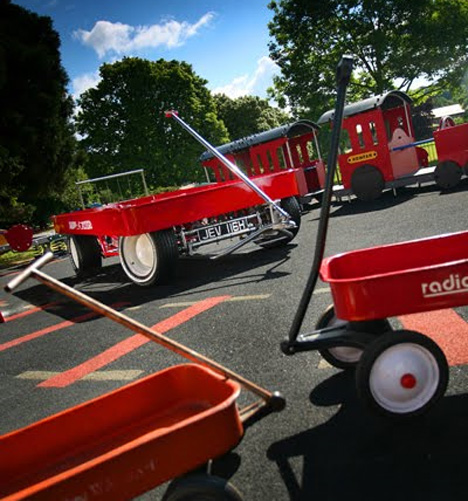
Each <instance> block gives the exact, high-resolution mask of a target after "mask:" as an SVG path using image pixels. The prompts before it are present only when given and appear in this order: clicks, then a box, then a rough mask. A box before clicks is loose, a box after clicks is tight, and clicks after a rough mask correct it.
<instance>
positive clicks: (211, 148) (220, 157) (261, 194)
mask: <svg viewBox="0 0 468 501" xmlns="http://www.w3.org/2000/svg"><path fill="white" fill-rule="evenodd" d="M166 116H167V117H173V118H175V120H176V121H177V122H179V124H180V125H181V126H182V127H183V128H184V129H185V130H186V131H187V132H188V133H189V134H191V135H192V136H193V137H194V138H195V139H196V140H197V141H198V142H199V143H200V144H202V145H203V146H204V147H205V148H206V149H207V150H208V151H210V152H211V153H212V154H213V155H214V156H215V157H216V158H217V159H218V160H219V161H220V162H222V163H223V164H224V165H225V166H226V167H227V168H228V169H229V170H230V171H231V172H232V173H233V174H235V175H236V176H237V177H239V178H240V179H242V181H244V183H245V184H246V185H247V186H249V187H250V188H251V189H252V190H253V191H254V192H255V193H256V194H257V195H258V196H259V197H261V198H262V199H263V200H265V202H266V203H267V204H269V205H271V206H273V207H274V208H275V210H276V211H278V212H279V213H280V214H281V215H282V216H283V217H285V218H286V219H290V215H289V214H288V213H287V212H286V211H285V210H284V209H282V208H281V207H280V206H279V205H278V204H277V203H276V202H275V201H274V200H272V199H271V198H270V197H269V196H268V195H267V194H266V193H265V192H264V191H263V190H261V189H260V188H259V187H258V186H257V185H256V184H255V183H253V182H252V181H251V179H249V177H248V176H246V175H245V174H244V173H243V172H242V171H241V170H240V169H239V168H238V167H237V165H235V164H234V163H232V162H231V161H230V160H228V159H227V158H226V157H225V156H224V155H222V154H221V153H220V152H219V151H218V150H217V149H216V148H215V147H214V146H212V145H211V144H210V143H209V142H208V141H206V139H204V138H203V137H201V136H200V134H198V132H196V131H195V130H194V129H192V127H190V125H188V124H186V123H185V122H184V121H183V120H182V119H181V118H180V117H179V115H178V114H177V112H175V111H174V110H171V111H166Z"/></svg>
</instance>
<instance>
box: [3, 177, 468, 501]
mask: <svg viewBox="0 0 468 501" xmlns="http://www.w3.org/2000/svg"><path fill="white" fill-rule="evenodd" d="M467 193H468V179H464V181H463V183H462V185H461V186H460V188H459V189H458V190H457V191H455V192H452V193H444V194H441V193H439V192H438V191H437V189H436V188H435V186H433V185H427V186H423V187H419V188H417V187H414V188H402V189H399V190H398V193H397V196H394V195H393V194H392V193H391V192H387V193H385V194H384V196H383V197H382V198H381V199H379V200H378V201H375V202H373V203H371V204H365V203H361V202H359V201H356V200H354V201H352V202H347V201H343V202H342V203H334V204H333V206H332V208H331V217H330V223H329V234H328V239H327V246H326V256H331V255H335V254H338V253H341V252H346V251H349V250H353V249H358V248H364V247H372V246H377V245H382V244H390V243H394V242H403V241H406V240H411V239H417V238H424V237H430V236H435V235H439V234H444V233H450V232H456V231H463V230H466V229H467V224H466V221H467V216H468V203H467V201H468V196H467ZM318 217H319V206H318V204H314V203H313V204H311V205H310V206H309V207H308V208H307V210H306V211H305V212H304V214H303V216H302V226H301V229H300V231H299V234H298V235H297V237H296V238H295V239H294V240H293V241H292V242H291V243H290V244H288V245H287V246H286V247H284V248H281V249H271V250H263V249H259V248H257V247H255V246H254V245H251V246H247V247H245V248H243V249H242V250H241V251H240V252H237V253H235V254H232V255H229V256H226V257H224V258H223V259H219V260H210V259H209V257H208V256H206V255H203V256H201V255H200V256H194V257H192V258H184V259H182V260H181V261H180V266H179V269H178V273H177V277H176V279H175V280H174V282H173V283H171V284H170V285H167V286H161V287H154V288H141V287H138V286H136V285H133V284H131V283H129V281H128V280H127V279H126V277H125V276H124V274H123V272H122V270H121V269H120V265H119V263H118V259H116V258H113V259H110V260H108V261H106V263H105V266H104V268H103V272H102V273H101V274H99V275H97V276H95V277H92V278H90V279H88V280H86V281H80V280H78V279H76V278H75V277H74V276H73V273H72V268H71V265H70V263H69V262H68V260H67V259H66V258H61V259H57V260H55V261H54V262H52V263H50V264H48V265H47V266H46V267H45V268H44V271H45V272H47V273H49V274H50V275H52V276H53V277H55V278H57V279H59V280H62V281H63V282H64V283H66V284H68V285H70V286H72V287H73V288H76V289H77V290H80V291H82V292H85V293H86V294H89V295H90V296H91V297H93V298H95V299H98V300H99V301H101V302H103V303H104V304H106V305H113V306H114V307H116V308H117V309H119V310H120V311H122V312H124V313H125V314H127V315H128V316H130V317H131V318H134V319H136V320H138V321H139V322H141V323H143V324H144V325H147V326H155V328H156V329H157V330H159V331H161V332H164V333H166V334H167V335H168V336H171V337H172V338H174V339H175V340H177V341H179V342H181V343H183V344H185V345H187V346H189V347H190V348H192V349H194V350H197V351H199V352H200V353H202V354H204V355H206V356H208V357H211V358H212V359H214V360H215V361H216V362H218V363H220V364H223V365H225V366H226V367H228V368H229V369H231V370H233V371H235V372H237V373H238V374H240V375H242V376H243V377H245V378H248V379H250V380H251V381H253V382H255V383H256V384H258V385H261V386H262V387H264V388H266V389H268V390H270V391H276V390H277V391H280V392H281V394H282V395H283V396H284V397H285V399H286V402H287V405H286V408H285V409H284V410H283V411H282V412H279V413H277V414H271V415H269V416H267V417H265V418H264V419H263V420H260V421H259V422H257V423H255V424H253V425H252V426H251V427H249V428H248V429H247V430H246V432H245V435H244V437H243V439H242V441H241V442H240V443H239V445H238V446H237V447H235V449H234V450H232V451H230V452H228V453H227V454H226V455H225V456H223V457H222V458H219V459H218V460H216V461H214V463H213V471H214V472H215V473H217V474H219V475H220V476H223V477H225V478H228V479H230V481H231V482H232V483H233V484H234V485H235V486H236V487H237V489H238V490H239V491H240V492H241V493H242V494H243V496H244V499H245V500H252V501H265V500H275V501H276V500H278V501H282V500H315V499H317V500H320V501H323V500H341V499H351V500H354V499H359V500H376V499H378V500H387V499H388V500H392V501H393V500H394V499H398V500H406V499H408V500H411V501H414V500H415V499H417V500H419V499H421V500H459V499H464V498H466V496H467V493H466V482H465V469H466V465H467V464H468V461H467V460H468V426H467V423H468V393H467V388H468V370H467V366H466V364H467V363H468V323H467V322H468V307H466V306H462V307H457V308H455V309H452V308H450V307H448V308H447V309H446V310H443V312H442V314H441V315H439V316H438V317H434V316H424V315H423V316H422V317H418V321H419V325H421V328H422V331H425V330H426V329H427V332H431V335H433V334H432V333H433V332H435V334H434V335H439V336H440V337H439V338H438V340H439V341H438V342H440V343H442V345H443V346H442V348H443V349H444V351H445V352H446V355H447V358H448V359H449V362H450V364H451V367H450V381H449V387H448V390H447V392H446V395H445V396H444V398H442V399H441V401H440V402H439V403H438V404H437V405H436V406H435V407H434V409H432V410H431V411H430V412H428V413H427V414H426V415H425V416H423V417H422V418H420V419H418V420H416V421H411V422H408V423H395V422H392V421H389V420H386V419H385V418H382V417H379V416H376V415H374V414H372V413H371V412H370V411H369V410H368V409H366V408H365V407H364V406H363V405H362V403H361V401H360V400H359V399H358V398H357V395H356V384H355V379H354V373H353V372H352V371H351V372H348V371H340V370H338V369H336V368H333V367H331V366H329V365H328V364H326V363H325V362H324V361H323V360H322V358H321V357H320V355H319V354H318V353H317V352H315V351H313V352H307V353H299V354H296V355H293V356H285V355H283V354H282V352H281V350H280V342H281V341H282V340H283V339H284V338H285V337H286V336H287V334H288V332H289V329H290V326H291V322H292V320H293V317H294V314H295V311H296V309H297V306H298V303H299V300H300V297H301V294H302V291H303V288H304V285H305V282H306V280H307V277H308V274H309V271H310V268H311V263H312V259H313V255H314V248H315V238H316V231H317V224H318ZM213 250H214V249H213ZM18 271H19V270H0V285H1V286H2V292H0V310H1V311H2V312H3V315H4V317H5V319H6V320H7V321H6V322H5V323H3V324H0V403H1V405H0V416H1V419H0V432H1V433H8V432H10V431H12V430H15V429H18V428H21V427H23V426H27V425H29V424H30V423H33V422H35V421H37V420H39V419H42V418H45V417H47V416H50V415H52V414H54V413H56V412H59V411H61V410H64V409H67V408H69V407H71V406H73V405H76V404H78V403H81V402H85V401H87V400H89V399H91V398H94V397H97V396H99V395H102V394H104V393H106V392H109V391H111V390H114V389H116V388H119V387H122V386H124V385H126V384H129V383H131V382H132V381H136V380H138V379H139V378H142V377H145V376H148V375H149V374H152V373H154V372H157V371H160V370H162V369H164V368H166V367H169V366H172V365H174V364H177V363H180V362H181V361H182V360H181V359H180V357H179V356H177V355H175V354H173V353H171V352H169V351H168V350H166V349H164V348H162V347H160V346H158V345H155V344H154V343H151V342H142V340H141V339H140V340H138V339H136V338H135V336H134V334H133V333H132V332H130V331H128V330H127V329H125V328H124V327H123V326H121V325H117V324H115V323H113V322H112V321H110V320H109V319H106V318H98V317H96V316H91V315H90V313H89V311H87V310H86V309H85V308H84V307H82V306H79V305H76V304H74V303H73V302H72V301H71V300H70V299H67V298H65V297H63V296H61V295H59V294H58V293H56V292H53V291H51V290H49V289H47V288H46V287H45V286H44V285H42V284H39V283H38V282H37V281H35V280H32V279H31V280H29V281H28V282H27V283H25V284H24V285H23V286H21V287H20V288H19V290H18V291H16V292H15V293H14V294H13V295H9V294H6V293H4V292H3V286H4V285H5V284H6V283H7V282H8V281H9V280H10V279H11V278H13V277H14V276H15V274H16V273H17V272H18ZM401 287H402V289H403V288H404V287H405V284H404V281H403V280H402V284H401ZM370 300H371V299H370ZM331 301H332V299H331V295H330V291H329V287H328V285H327V284H324V283H322V282H320V281H319V283H318V284H317V287H316V290H315V293H314V295H313V297H312V301H311V304H310V306H309V309H308V313H307V315H306V318H305V321H304V325H303V329H304V330H312V329H313V327H314V325H315V323H316V321H317V320H318V318H319V316H320V315H321V314H322V313H323V311H325V309H326V307H327V306H328V305H329V304H330V303H331ZM411 320H412V319H411V318H410V319H409V320H408V319H407V318H399V317H394V318H392V319H391V323H392V325H393V326H394V327H396V328H398V327H401V326H403V325H404V322H406V321H411ZM413 320H414V319H413ZM145 341H146V340H145ZM249 401H250V396H249V395H247V394H246V393H245V392H242V395H241V399H240V403H241V404H242V403H244V402H249ZM129 404H130V403H129ZM206 440H207V441H210V440H216V437H210V436H207V437H206ZM165 489H166V485H163V486H161V487H159V488H157V489H155V490H154V491H152V492H148V493H146V494H143V495H141V496H140V497H139V499H141V500H149V499H161V497H162V495H163V493H164V491H165Z"/></svg>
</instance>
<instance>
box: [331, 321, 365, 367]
mask: <svg viewBox="0 0 468 501" xmlns="http://www.w3.org/2000/svg"><path fill="white" fill-rule="evenodd" d="M345 323H346V321H345V320H341V319H340V318H337V317H336V316H335V315H333V317H332V318H331V320H330V322H329V323H328V325H327V327H338V326H340V325H343V324H345ZM328 352H329V353H330V355H332V356H333V357H335V358H336V359H337V360H339V361H340V362H345V363H348V364H357V363H358V362H359V360H360V358H361V356H362V350H361V349H360V348H354V347H352V346H335V347H334V348H328Z"/></svg>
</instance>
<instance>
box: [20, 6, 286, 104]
mask: <svg viewBox="0 0 468 501" xmlns="http://www.w3.org/2000/svg"><path fill="white" fill-rule="evenodd" d="M12 3H15V4H17V5H21V6H22V7H25V8H27V9H28V10H30V11H32V12H35V13H37V14H39V15H44V16H49V17H51V18H52V21H53V27H54V29H55V30H56V31H57V32H58V33H59V35H60V40H61V57H62V65H63V67H64V68H65V70H66V72H67V74H68V76H69V78H70V84H69V90H70V92H71V94H73V96H74V97H78V96H79V94H80V93H81V92H83V91H85V90H86V89H87V88H89V87H92V86H94V85H96V83H97V82H98V78H99V67H100V65H101V64H103V63H112V62H114V61H117V60H120V59H122V58H123V57H125V56H135V57H141V58H145V59H149V60H157V59H160V58H163V59H167V60H172V59H176V60H179V61H186V62H187V63H189V64H191V65H192V67H193V69H194V71H195V73H196V74H197V75H198V76H200V77H201V78H204V79H205V80H207V81H208V84H207V87H208V88H209V89H210V90H211V91H212V92H215V93H220V92H222V93H224V94H227V95H228V96H230V97H232V98H237V97H240V96H242V95H256V96H260V97H266V89H267V88H268V87H269V86H271V85H272V77H273V75H274V74H278V73H279V71H278V67H277V66H276V65H275V63H274V62H273V61H272V60H271V59H270V58H269V57H268V41H269V33H268V27H267V24H268V22H269V21H270V20H271V18H272V14H273V13H272V11H271V10H269V9H268V7H267V5H268V3H269V0H130V1H124V0H121V1H118V2H117V1H115V0H114V1H113V0H12Z"/></svg>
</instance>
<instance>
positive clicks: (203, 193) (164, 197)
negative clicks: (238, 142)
mask: <svg viewBox="0 0 468 501" xmlns="http://www.w3.org/2000/svg"><path fill="white" fill-rule="evenodd" d="M168 116H171V117H173V118H174V119H176V120H177V121H178V122H179V123H180V124H181V125H182V126H183V127H184V128H186V129H187V130H188V132H189V133H190V134H192V135H193V136H194V137H195V138H196V139H197V140H198V141H199V142H201V143H202V145H204V146H205V147H206V148H207V149H208V150H209V151H210V152H211V155H212V157H213V158H212V159H211V160H209V161H205V162H204V166H205V168H207V169H211V170H212V171H213V172H214V176H215V178H216V181H215V182H212V183H211V182H210V183H208V184H205V185H202V186H195V187H190V188H185V189H180V190H177V191H172V192H168V193H161V194H157V195H147V196H145V197H142V198H136V199H132V200H126V201H121V202H117V203H110V204H107V205H103V206H101V207H94V208H90V209H85V210H80V211H76V212H70V213H67V214H59V215H56V216H54V217H53V222H54V228H55V231H56V232H57V233H59V234H64V235H69V248H70V257H71V262H72V265H73V267H74V269H75V271H76V273H77V275H79V276H80V275H81V276H85V275H90V274H94V273H96V272H97V271H98V270H99V269H100V268H101V266H102V256H104V257H109V256H115V255H119V259H120V263H121V266H122V268H123V270H124V271H125V273H126V275H127V276H128V277H129V278H130V279H131V280H132V281H133V282H134V283H135V284H138V285H142V286H148V285H152V284H160V283H165V282H167V281H169V279H171V278H172V277H173V276H174V274H175V271H176V266H177V261H178V258H179V256H181V255H192V254H194V253H195V252H197V251H198V250H199V248H201V247H203V246H206V245H209V244H213V243H218V242H221V241H224V240H228V239H234V238H235V239H237V242H236V243H234V244H233V245H231V246H229V247H227V248H224V249H222V250H221V251H220V252H218V253H217V254H216V255H215V256H214V258H217V257H220V256H223V255H226V254H229V253H231V252H233V251H235V250H237V249H239V248H240V247H242V246H243V245H246V244H247V243H249V242H254V243H255V244H257V245H259V246H261V247H266V248H271V247H276V246H281V245H285V244H287V243H288V242H290V241H291V240H292V239H293V238H294V237H295V235H296V234H297V232H298V231H299V226H300V222H301V210H300V206H299V203H298V197H300V196H301V195H303V194H305V193H306V192H307V187H306V182H305V177H304V172H303V170H301V169H294V168H292V167H291V163H290V162H289V163H287V162H285V161H282V162H281V163H280V161H279V158H278V155H277V152H276V151H275V152H273V153H272V154H271V155H269V156H268V157H266V156H265V158H267V160H265V158H263V164H262V168H261V169H259V168H258V165H257V167H255V168H254V167H252V168H251V169H247V168H246V167H245V166H244V168H246V172H244V171H243V170H242V169H241V168H240V167H238V166H237V165H236V164H235V163H234V162H235V161H239V163H241V161H240V157H239V158H237V157H236V155H231V156H230V158H227V157H225V156H224V155H223V154H222V153H220V152H219V151H218V150H217V149H215V148H214V147H213V146H211V145H210V144H209V143H207V142H206V141H205V140H204V139H203V138H202V137H201V136H199V135H198V133H196V132H195V131H194V130H193V129H192V128H191V127H190V126H188V125H187V124H186V123H185V122H184V121H183V120H182V119H180V118H179V117H178V115H177V113H176V112H168ZM286 135H287V134H286ZM284 141H286V139H284V140H281V141H280V142H283V143H284ZM255 144H257V143H255ZM248 148H251V149H252V152H253V150H255V152H257V149H258V148H257V147H256V146H255V145H254V144H250V143H248ZM256 148H257V149H256ZM285 151H286V150H285ZM239 155H240V156H241V157H242V158H244V157H245V149H244V150H243V151H242V152H239ZM252 155H253V153H252ZM253 158H257V156H256V155H254V156H253ZM283 160H284V159H283ZM135 172H136V171H135ZM111 177H115V175H114V176H111ZM103 179H106V177H104V178H98V179H97V180H103Z"/></svg>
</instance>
